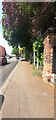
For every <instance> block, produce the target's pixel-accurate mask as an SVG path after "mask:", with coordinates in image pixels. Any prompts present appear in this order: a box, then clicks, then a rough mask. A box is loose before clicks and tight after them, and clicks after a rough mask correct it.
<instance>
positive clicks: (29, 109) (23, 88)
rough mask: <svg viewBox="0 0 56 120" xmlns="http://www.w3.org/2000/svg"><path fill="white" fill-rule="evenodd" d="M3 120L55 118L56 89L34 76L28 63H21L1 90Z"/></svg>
mask: <svg viewBox="0 0 56 120" xmlns="http://www.w3.org/2000/svg"><path fill="white" fill-rule="evenodd" d="M0 94H2V95H3V96H4V102H3V104H2V107H1V110H0V119H1V118H54V100H56V96H55V95H54V87H53V86H51V85H50V84H49V83H45V81H43V79H42V77H37V76H34V75H33V68H32V65H30V64H29V63H28V62H26V61H21V62H19V63H18V64H17V65H16V67H15V68H14V70H13V71H12V73H11V74H10V76H9V77H8V79H7V80H6V82H5V84H4V86H3V87H2V89H1V90H0Z"/></svg>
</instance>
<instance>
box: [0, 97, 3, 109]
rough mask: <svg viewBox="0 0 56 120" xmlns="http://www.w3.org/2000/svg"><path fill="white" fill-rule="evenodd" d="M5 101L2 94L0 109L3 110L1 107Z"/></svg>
mask: <svg viewBox="0 0 56 120" xmlns="http://www.w3.org/2000/svg"><path fill="white" fill-rule="evenodd" d="M3 102H4V96H3V95H0V110H1V107H2V105H3Z"/></svg>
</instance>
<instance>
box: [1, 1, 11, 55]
mask: <svg viewBox="0 0 56 120" xmlns="http://www.w3.org/2000/svg"><path fill="white" fill-rule="evenodd" d="M1 19H2V0H0V21H1ZM0 45H2V46H3V47H5V49H6V53H7V54H9V55H11V52H12V46H9V45H8V42H7V41H6V40H5V39H4V38H3V32H2V23H0Z"/></svg>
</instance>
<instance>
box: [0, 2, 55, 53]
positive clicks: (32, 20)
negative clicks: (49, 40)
mask: <svg viewBox="0 0 56 120" xmlns="http://www.w3.org/2000/svg"><path fill="white" fill-rule="evenodd" d="M2 20H3V21H2V25H3V34H4V38H5V39H6V40H7V41H8V43H9V44H10V45H12V46H13V47H15V46H18V44H19V43H20V44H21V45H22V46H24V47H26V50H27V52H26V53H27V54H28V55H29V54H30V53H31V52H32V46H33V43H34V38H35V37H36V36H37V35H38V34H39V33H41V34H44V32H45V31H46V30H47V28H48V27H50V26H56V22H55V21H56V2H54V3H53V2H32V3H31V2H3V19H2ZM37 40H38V39H37ZM39 42H40V39H39Z"/></svg>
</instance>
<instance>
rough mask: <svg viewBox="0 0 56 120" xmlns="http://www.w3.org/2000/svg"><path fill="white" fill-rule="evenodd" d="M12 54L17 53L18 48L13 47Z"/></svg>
mask: <svg viewBox="0 0 56 120" xmlns="http://www.w3.org/2000/svg"><path fill="white" fill-rule="evenodd" d="M12 54H15V55H18V54H19V49H18V48H16V47H14V48H13V50H12Z"/></svg>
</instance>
